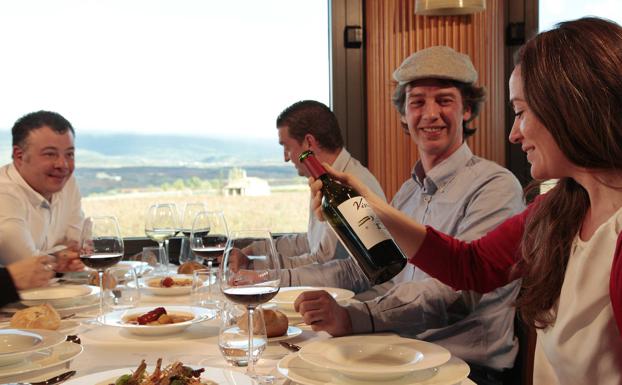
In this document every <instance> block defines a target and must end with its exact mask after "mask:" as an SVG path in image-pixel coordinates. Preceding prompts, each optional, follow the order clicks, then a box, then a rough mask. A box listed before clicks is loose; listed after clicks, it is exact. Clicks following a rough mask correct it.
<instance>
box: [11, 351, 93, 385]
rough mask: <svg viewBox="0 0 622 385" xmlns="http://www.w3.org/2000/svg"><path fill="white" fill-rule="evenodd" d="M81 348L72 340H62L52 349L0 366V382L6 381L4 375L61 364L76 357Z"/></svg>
mask: <svg viewBox="0 0 622 385" xmlns="http://www.w3.org/2000/svg"><path fill="white" fill-rule="evenodd" d="M82 350H83V348H82V345H78V344H74V343H73V342H63V343H61V344H59V345H57V346H55V347H54V348H52V349H46V350H43V351H40V352H36V353H35V354H33V355H31V356H30V357H28V358H27V359H26V360H23V361H21V362H20V363H17V364H14V365H10V366H2V367H0V382H2V383H4V382H6V381H7V380H8V379H6V377H9V376H16V375H18V374H24V373H31V372H35V371H39V370H42V369H49V368H53V367H55V366H59V365H62V364H64V363H65V362H68V361H71V360H73V359H74V358H76V357H77V356H78V355H79V354H80V353H82ZM5 379H6V380H5ZM11 381H13V380H11Z"/></svg>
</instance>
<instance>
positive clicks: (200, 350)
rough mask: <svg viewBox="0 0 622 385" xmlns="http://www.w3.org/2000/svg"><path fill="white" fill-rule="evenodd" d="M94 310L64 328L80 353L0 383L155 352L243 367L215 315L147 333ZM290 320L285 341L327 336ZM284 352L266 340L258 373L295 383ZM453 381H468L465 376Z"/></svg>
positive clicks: (105, 365)
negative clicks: (222, 338) (229, 357)
mask: <svg viewBox="0 0 622 385" xmlns="http://www.w3.org/2000/svg"><path fill="white" fill-rule="evenodd" d="M181 305H186V306H187V305H191V298H190V295H189V294H181V295H167V296H163V295H153V294H150V293H146V292H143V293H142V294H141V299H140V306H144V307H154V308H155V307H159V306H164V307H166V306H181ZM97 310H98V308H97V306H93V307H92V308H90V309H86V310H85V311H82V312H80V313H77V314H75V316H73V317H71V318H70V320H71V322H73V325H75V326H74V327H73V328H71V329H69V330H65V331H64V332H65V333H66V334H71V335H76V336H77V337H78V338H79V340H80V343H81V345H82V348H83V351H82V353H81V354H79V355H77V356H76V357H75V358H74V359H73V360H71V361H70V362H67V363H66V364H64V365H61V366H56V367H54V368H50V369H46V370H37V371H32V372H29V373H25V374H20V375H16V376H10V377H4V378H0V383H12V382H17V381H20V382H27V381H41V380H45V379H48V378H50V377H52V376H55V375H58V374H60V373H63V372H66V371H67V370H69V369H71V370H75V371H76V374H75V375H74V376H73V377H72V378H71V381H74V382H75V381H77V379H79V378H80V377H83V376H88V375H92V374H94V373H99V372H103V371H109V370H111V369H120V368H135V367H137V366H138V365H139V363H140V362H141V360H145V362H146V363H147V365H150V366H153V365H155V363H156V361H157V360H158V359H159V358H162V359H163V361H164V363H170V362H173V361H181V362H182V363H183V364H184V365H188V366H192V367H215V368H227V369H230V370H233V371H238V372H242V373H243V372H244V371H245V370H246V368H244V367H232V366H230V365H229V364H228V363H227V361H225V359H224V358H223V356H222V355H221V352H220V350H219V347H218V334H219V320H218V318H217V317H216V318H213V319H210V320H206V321H204V322H200V323H196V324H192V325H191V326H190V327H188V328H187V329H185V330H183V331H181V332H178V333H174V334H169V335H155V336H151V335H136V334H132V333H130V332H129V331H128V330H125V329H123V328H118V327H114V326H106V325H102V324H99V323H98V322H95V317H96V315H97ZM296 326H297V327H299V328H300V329H301V330H302V333H301V334H299V335H296V336H295V337H293V338H291V339H288V340H287V342H290V343H293V344H295V345H299V346H304V345H305V344H307V343H310V342H312V341H319V340H328V339H330V338H332V337H331V336H330V335H329V334H328V333H326V332H322V331H320V332H315V331H313V330H312V329H311V327H310V326H308V325H305V324H304V323H299V324H297V325H296ZM5 327H6V325H5ZM288 354H293V353H292V352H291V351H289V350H288V349H286V348H285V347H283V346H282V345H281V344H279V343H278V342H276V341H274V342H273V341H269V342H268V344H267V347H266V349H265V350H264V352H263V353H262V355H261V357H260V359H259V360H258V362H257V363H256V365H255V370H256V372H257V373H258V374H260V375H266V376H270V375H271V376H274V382H273V383H274V384H281V385H283V384H284V385H289V384H296V383H295V382H293V381H291V380H289V379H287V378H286V377H284V376H282V375H281V374H280V373H279V372H278V370H277V363H278V362H279V360H281V359H283V358H284V357H286V356H287V355H288ZM458 383H459V384H462V385H473V384H474V383H473V382H472V381H471V380H469V379H464V380H463V381H462V382H458ZM370 384H371V382H370ZM84 385H86V383H85V384H84ZM91 385H92V384H91Z"/></svg>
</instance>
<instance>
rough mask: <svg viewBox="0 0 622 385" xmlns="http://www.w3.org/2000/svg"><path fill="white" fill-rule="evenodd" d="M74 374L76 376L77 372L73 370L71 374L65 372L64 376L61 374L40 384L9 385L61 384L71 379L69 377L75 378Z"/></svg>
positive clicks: (18, 384)
mask: <svg viewBox="0 0 622 385" xmlns="http://www.w3.org/2000/svg"><path fill="white" fill-rule="evenodd" d="M74 374H76V371H75V370H71V371H69V372H65V373H62V374H59V375H58V376H55V377H52V378H49V379H47V380H45V381H39V382H18V383H16V384H9V385H54V384H59V383H61V382H63V381H65V380H67V379H69V377H71V376H73V375H74Z"/></svg>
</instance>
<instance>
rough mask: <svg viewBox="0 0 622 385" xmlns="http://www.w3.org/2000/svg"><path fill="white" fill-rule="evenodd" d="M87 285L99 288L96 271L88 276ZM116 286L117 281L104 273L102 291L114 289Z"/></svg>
mask: <svg viewBox="0 0 622 385" xmlns="http://www.w3.org/2000/svg"><path fill="white" fill-rule="evenodd" d="M89 285H93V286H97V287H99V273H98V272H97V271H91V272H90V274H89ZM116 286H117V279H116V278H115V277H114V276H112V275H110V274H108V272H104V289H114V288H115V287H116Z"/></svg>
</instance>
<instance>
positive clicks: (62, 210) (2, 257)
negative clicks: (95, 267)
mask: <svg viewBox="0 0 622 385" xmlns="http://www.w3.org/2000/svg"><path fill="white" fill-rule="evenodd" d="M12 135H13V163H10V164H7V165H5V166H3V167H2V168H0V264H2V265H8V264H9V263H11V262H14V261H17V260H20V259H24V258H27V257H30V256H32V255H37V254H54V255H56V256H57V257H59V261H58V262H59V265H62V266H64V267H66V270H79V269H81V268H82V267H83V265H82V263H81V262H80V261H79V259H78V249H79V240H80V232H81V229H82V221H83V214H82V209H81V204H80V199H81V197H80V191H79V190H78V186H77V184H76V181H75V179H74V177H73V170H74V152H75V147H74V130H73V127H72V126H71V123H69V121H67V120H66V119H65V118H63V117H62V116H61V115H60V114H58V113H55V112H50V111H38V112H33V113H30V114H27V115H25V116H23V117H21V118H20V119H19V120H18V121H17V122H15V125H14V126H13V128H12ZM61 249H62V250H61Z"/></svg>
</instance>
